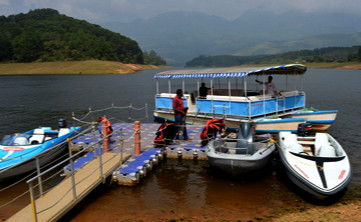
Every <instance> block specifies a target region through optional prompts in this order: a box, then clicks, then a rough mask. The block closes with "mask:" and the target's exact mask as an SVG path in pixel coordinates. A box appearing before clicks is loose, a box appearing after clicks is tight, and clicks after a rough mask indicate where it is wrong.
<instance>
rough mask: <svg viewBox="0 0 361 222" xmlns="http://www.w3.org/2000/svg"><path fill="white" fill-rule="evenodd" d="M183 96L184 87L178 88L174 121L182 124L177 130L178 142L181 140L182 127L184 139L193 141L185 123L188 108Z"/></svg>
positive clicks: (174, 106)
mask: <svg viewBox="0 0 361 222" xmlns="http://www.w3.org/2000/svg"><path fill="white" fill-rule="evenodd" d="M182 97H183V91H182V89H178V90H177V95H176V96H175V97H174V99H173V110H174V122H175V124H177V125H179V126H180V127H179V128H178V130H177V133H176V137H175V139H176V140H177V142H178V141H179V131H180V130H181V128H182V130H183V137H184V140H187V141H191V139H189V138H188V134H187V128H186V123H185V118H186V114H187V109H188V108H184V103H183V100H182Z"/></svg>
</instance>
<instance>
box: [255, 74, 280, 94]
mask: <svg viewBox="0 0 361 222" xmlns="http://www.w3.org/2000/svg"><path fill="white" fill-rule="evenodd" d="M272 79H273V77H272V76H268V82H261V81H259V80H257V79H256V82H257V83H259V84H265V85H266V94H271V95H272V97H275V92H276V90H277V89H276V85H275V84H274V83H273V82H272Z"/></svg>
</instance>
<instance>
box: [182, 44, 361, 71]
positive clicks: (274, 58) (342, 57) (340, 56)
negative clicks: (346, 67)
mask: <svg viewBox="0 0 361 222" xmlns="http://www.w3.org/2000/svg"><path fill="white" fill-rule="evenodd" d="M352 61H359V62H361V47H360V46H353V47H327V48H321V49H314V50H300V51H293V52H286V53H280V54H275V55H259V56H230V55H219V56H199V57H197V58H194V59H193V60H191V61H189V62H187V63H186V66H188V67H192V66H193V67H194V66H202V67H212V66H213V67H222V66H224V67H225V66H236V65H243V64H280V63H281V64H286V63H296V62H298V63H303V62H352Z"/></svg>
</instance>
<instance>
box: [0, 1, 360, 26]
mask: <svg viewBox="0 0 361 222" xmlns="http://www.w3.org/2000/svg"><path fill="white" fill-rule="evenodd" d="M0 5H1V7H0V13H1V14H3V15H9V14H17V13H21V12H23V13H26V12H28V11H29V10H32V9H36V8H53V9H56V10H58V11H59V12H60V13H62V14H66V15H68V16H71V17H74V18H78V19H85V20H87V21H90V22H93V23H102V22H106V21H130V20H132V19H136V18H149V17H153V16H156V15H158V14H160V13H164V12H169V11H198V12H202V13H206V14H209V15H217V16H220V17H224V18H227V19H230V20H232V19H235V18H237V17H239V16H240V15H242V14H243V13H244V12H246V11H248V10H252V9H261V10H267V11H272V12H274V13H283V12H285V11H289V10H300V11H303V12H318V11H319V12H336V11H338V12H340V11H342V12H350V13H358V14H359V13H361V4H359V0H347V3H345V2H344V1H339V0H302V1H299V0H297V1H296V0H272V1H270V0H197V1H194V0H102V1H99V0H76V1H74V0H62V1H53V0H11V1H10V0H0Z"/></svg>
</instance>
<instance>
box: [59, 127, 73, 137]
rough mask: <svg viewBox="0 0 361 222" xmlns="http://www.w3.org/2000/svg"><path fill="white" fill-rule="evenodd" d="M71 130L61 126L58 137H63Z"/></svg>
mask: <svg viewBox="0 0 361 222" xmlns="http://www.w3.org/2000/svg"><path fill="white" fill-rule="evenodd" d="M69 131H70V130H69V128H60V130H59V134H58V137H61V136H63V135H65V134H67V133H69Z"/></svg>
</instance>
